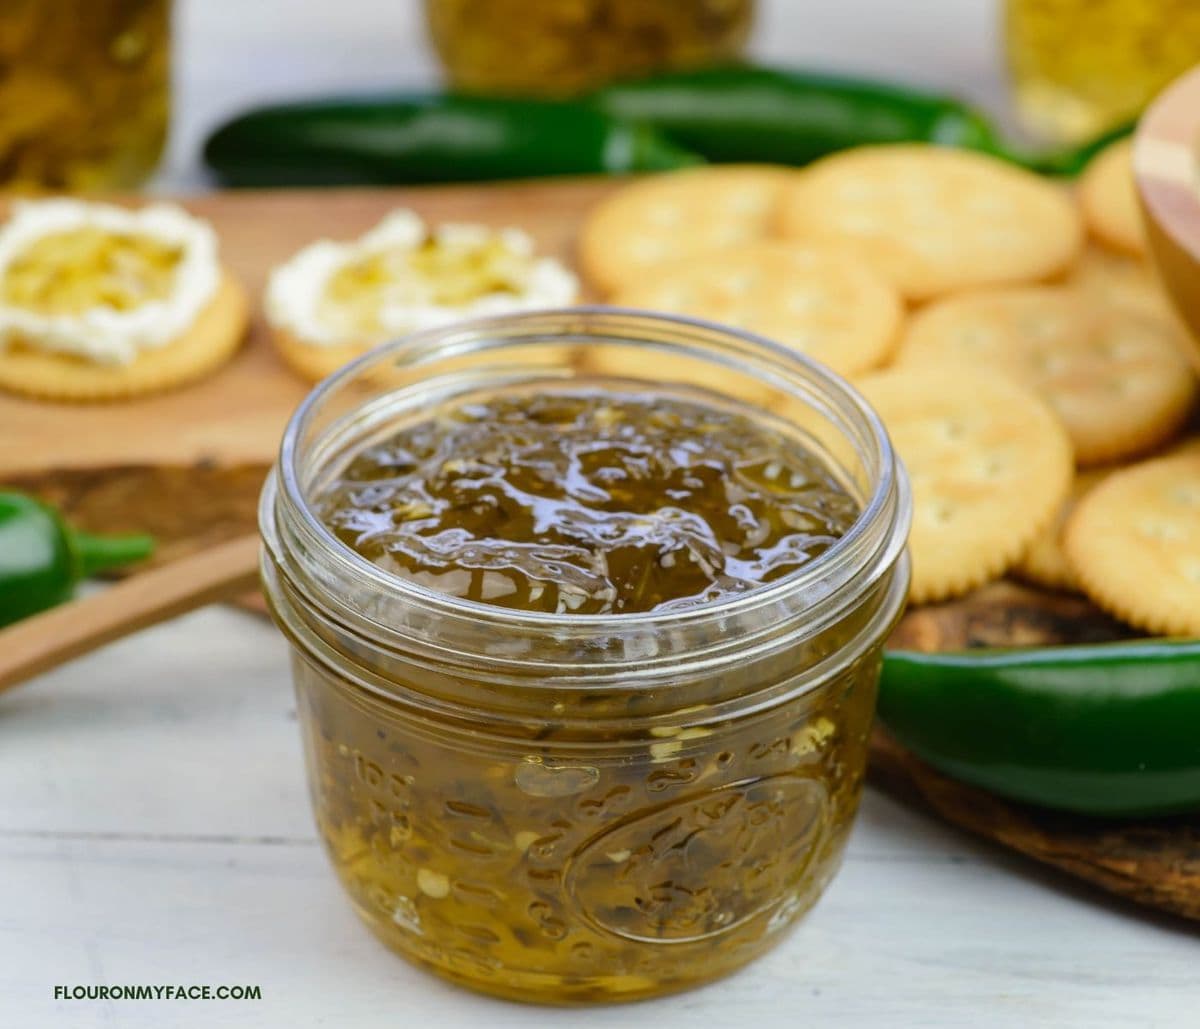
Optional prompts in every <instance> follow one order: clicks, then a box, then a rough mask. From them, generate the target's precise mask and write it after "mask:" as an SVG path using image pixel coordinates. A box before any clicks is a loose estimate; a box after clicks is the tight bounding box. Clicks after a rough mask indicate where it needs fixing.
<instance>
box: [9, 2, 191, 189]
mask: <svg viewBox="0 0 1200 1029" xmlns="http://www.w3.org/2000/svg"><path fill="white" fill-rule="evenodd" d="M170 7H171V4H170V0H87V2H86V3H77V2H74V0H5V2H4V3H3V4H0V185H2V186H6V187H10V188H16V189H23V190H25V189H27V190H66V191H72V192H82V191H89V190H113V189H130V188H133V187H135V186H137V185H139V184H140V183H141V182H143V181H144V180H145V179H146V178H147V177H148V176H149V174H150V173H151V172H152V171H153V170H154V167H155V165H157V164H158V160H159V157H160V156H161V154H162V149H163V144H164V142H165V140H166V134H167V122H168V113H169V106H170V42H171V33H170Z"/></svg>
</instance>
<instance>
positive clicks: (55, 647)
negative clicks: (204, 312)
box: [0, 533, 259, 690]
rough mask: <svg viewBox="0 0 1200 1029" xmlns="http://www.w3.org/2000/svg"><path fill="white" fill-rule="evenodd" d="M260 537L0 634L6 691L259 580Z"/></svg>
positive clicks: (0, 673)
mask: <svg viewBox="0 0 1200 1029" xmlns="http://www.w3.org/2000/svg"><path fill="white" fill-rule="evenodd" d="M258 549H259V539H258V534H257V533H254V534H250V535H246V536H239V537H238V538H237V539H234V540H230V541H229V542H228V543H221V544H219V545H217V546H215V547H210V548H208V549H206V550H202V551H199V552H198V553H195V554H191V555H189V556H188V557H184V558H180V559H179V560H178V561H172V562H171V563H170V564H166V565H162V566H161V567H159V568H154V569H151V570H150V571H148V572H142V573H141V574H139V575H134V576H132V577H130V578H128V579H125V580H124V581H122V582H119V583H117V585H115V586H113V587H111V588H109V589H106V590H104V591H103V592H101V593H95V594H93V595H91V596H89V597H85V598H84V599H82V600H74V601H71V602H70V603H69V604H63V605H61V606H60V607H56V608H52V609H51V610H49V611H46V612H43V613H42V614H39V615H34V616H33V617H32V618H26V619H24V620H23V621H20V622H17V623H16V624H15V625H13V626H11V627H10V628H7V629H4V630H3V631H0V690H6V689H8V688H9V687H10V686H16V685H18V684H19V683H21V682H24V681H25V680H26V679H29V678H31V677H33V676H35V675H38V674H40V673H42V672H45V671H48V670H49V669H51V668H53V667H55V666H56V665H60V664H62V663H63V662H64V661H70V660H71V658H74V657H78V656H79V655H80V654H86V653H87V652H88V651H89V650H94V649H95V648H96V647H102V646H103V645H104V644H105V643H110V642H112V641H113V640H115V639H119V638H120V637H121V636H126V635H128V634H129V633H131V632H136V631H137V630H138V629H144V628H146V627H147V626H149V625H156V624H158V623H159V622H165V621H167V620H168V619H170V618H174V617H176V616H177V615H181V614H184V613H185V612H187V611H192V610H194V609H195V608H198V607H203V606H204V605H205V604H212V603H215V602H217V601H220V600H228V599H230V598H232V597H236V596H237V595H238V594H240V593H244V592H246V591H247V590H249V589H252V588H253V587H254V586H256V585H257V583H258Z"/></svg>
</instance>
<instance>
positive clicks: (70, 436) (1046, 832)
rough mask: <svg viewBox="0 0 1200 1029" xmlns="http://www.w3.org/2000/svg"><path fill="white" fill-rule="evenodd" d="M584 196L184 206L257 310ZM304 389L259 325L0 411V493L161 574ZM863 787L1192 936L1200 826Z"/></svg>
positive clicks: (571, 225) (875, 768) (275, 198)
mask: <svg viewBox="0 0 1200 1029" xmlns="http://www.w3.org/2000/svg"><path fill="white" fill-rule="evenodd" d="M613 188H615V187H614V185H613V184H612V183H611V182H606V181H596V180H579V181H568V182H554V183H524V184H515V185H497V186H488V187H478V186H456V187H432V188H420V189H406V190H327V191H320V192H316V191H263V192H245V193H219V194H212V195H208V196H203V197H197V198H195V199H194V200H188V201H186V202H185V206H186V207H188V208H189V209H190V210H192V211H194V212H195V213H197V214H199V215H201V216H202V217H205V218H208V219H210V220H211V221H212V222H213V224H214V225H215V227H216V229H217V231H218V233H219V235H220V237H221V241H222V253H223V257H224V260H225V261H226V263H227V264H228V265H229V266H230V267H231V268H232V269H233V271H234V272H235V273H236V274H237V275H238V276H239V277H240V278H241V279H242V281H243V282H244V283H245V284H246V286H247V288H248V289H250V291H251V293H252V295H253V296H255V297H257V296H258V295H259V294H260V292H261V289H262V286H263V283H264V282H265V280H266V275H267V271H268V269H269V268H270V267H271V266H272V265H273V264H275V263H277V262H278V261H280V260H282V259H284V258H285V257H287V256H288V255H289V254H290V253H292V252H293V251H294V250H295V249H297V248H298V247H300V246H302V245H303V244H305V243H307V242H309V241H311V240H313V239H316V238H318V237H320V236H329V237H333V238H345V237H351V236H354V235H357V234H358V233H360V232H362V231H363V230H364V229H366V228H368V227H369V226H370V225H372V224H374V223H375V222H376V221H377V220H378V219H379V218H380V217H381V216H382V215H383V214H384V213H385V212H386V211H388V210H390V209H392V208H393V207H397V206H411V207H413V208H414V209H416V210H417V211H418V212H420V213H421V214H422V215H424V216H425V217H427V218H428V219H430V220H431V221H444V220H460V221H463V220H465V221H480V222H484V223H487V224H491V225H496V226H503V225H519V226H521V227H522V228H524V229H526V230H527V231H528V232H530V233H531V234H532V235H533V237H534V238H535V239H536V240H537V242H538V244H539V246H540V248H541V249H542V250H543V251H544V252H546V253H549V254H554V255H557V256H559V257H561V258H563V259H564V260H568V261H569V260H571V257H572V251H573V246H574V237H575V234H576V231H577V229H578V226H579V221H580V217H581V215H582V213H583V212H584V211H585V210H586V209H587V208H588V207H589V206H590V205H591V204H593V203H595V202H596V201H597V200H598V199H599V198H600V197H602V196H603V195H605V194H606V193H607V192H609V191H610V190H612V189H613ZM306 391H307V386H306V384H304V383H303V382H301V381H300V380H298V379H297V378H295V377H294V376H293V375H292V374H291V373H290V372H289V371H288V370H287V368H285V367H284V366H283V364H282V363H281V362H280V361H279V360H278V359H277V358H276V357H275V355H274V353H273V351H272V350H271V347H270V343H269V341H268V339H267V336H266V332H265V328H264V326H263V324H262V320H261V317H256V319H255V322H254V325H253V327H252V330H251V333H250V337H249V339H248V340H247V344H246V346H245V347H244V348H243V350H242V352H241V354H240V355H239V356H238V357H237V358H236V359H235V360H234V361H233V362H231V363H230V364H229V366H227V367H226V368H225V369H224V370H222V371H221V372H220V373H219V374H217V375H215V376H213V377H212V378H210V379H208V380H206V381H205V382H202V383H199V384H197V385H195V386H191V387H188V388H186V389H183V390H179V391H177V392H174V393H169V394H165V395H163V396H159V397H152V398H149V399H145V400H141V401H135V402H131V403H123V404H112V405H105V406H73V405H61V404H39V403H33V402H30V401H24V400H20V399H16V398H12V397H7V396H3V395H0V484H5V485H8V486H15V487H17V488H21V489H27V490H30V491H32V492H36V493H38V494H40V495H42V496H44V497H46V498H47V499H49V500H51V501H52V502H54V503H56V504H58V505H59V506H61V507H63V508H64V510H65V511H66V512H67V513H68V515H69V516H70V517H71V518H72V519H73V520H75V521H76V522H77V523H78V524H80V525H81V526H83V527H86V528H88V529H91V530H93V531H120V530H129V529H141V530H145V531H149V532H153V533H154V534H155V535H157V536H158V538H159V540H160V548H159V552H158V555H157V558H156V560H158V561H165V560H170V559H172V558H174V557H177V556H182V555H184V554H186V553H191V552H194V551H196V550H198V549H201V548H203V547H207V546H211V545H213V544H214V543H218V542H221V541H223V540H226V539H231V538H232V537H234V536H237V535H239V534H241V533H243V532H246V531H248V530H249V529H251V528H252V527H253V525H254V521H255V506H256V501H257V495H258V490H259V486H260V485H261V483H262V479H263V476H264V475H265V473H266V470H267V467H268V466H269V464H270V462H271V461H272V460H273V459H274V455H275V451H276V448H277V446H278V443H279V439H280V436H281V434H282V431H283V428H284V425H285V424H286V421H287V418H288V416H289V415H290V413H291V411H292V409H293V408H294V407H295V405H296V404H297V403H298V402H299V400H300V399H301V398H302V397H303V396H304V394H305V393H306ZM1128 634H1129V630H1128V629H1126V628H1125V627H1124V626H1122V625H1120V624H1119V623H1116V622H1114V621H1112V620H1111V619H1109V618H1107V617H1106V616H1104V615H1103V614H1101V613H1100V612H1099V611H1098V610H1096V609H1095V608H1094V607H1092V606H1091V605H1090V604H1088V603H1087V602H1086V601H1084V600H1081V599H1079V598H1076V597H1071V596H1066V595H1061V594H1051V593H1045V592H1041V591H1036V590H1029V589H1024V588H1022V587H1019V586H1015V585H1012V584H1009V583H999V584H995V585H992V586H989V587H987V588H985V589H983V590H980V591H978V592H977V593H975V594H973V595H972V596H970V597H967V598H965V599H963V600H961V601H957V602H955V603H951V604H944V605H939V606H936V607H927V608H920V609H916V610H914V611H911V612H910V613H909V614H908V615H907V616H906V617H905V619H904V621H903V622H902V624H901V626H900V628H899V630H898V632H897V636H896V640H895V642H896V643H897V644H898V645H902V646H906V647H913V648H919V649H924V650H938V649H952V648H957V647H963V646H970V645H1008V644H1042V643H1059V642H1085V641H1093V640H1102V639H1115V638H1120V637H1121V636H1124V635H1128ZM872 777H873V779H874V781H875V782H876V783H877V784H878V785H880V786H882V787H883V788H885V789H887V790H888V791H889V792H892V793H893V794H895V795H896V796H899V797H901V798H903V799H905V800H907V801H911V802H913V803H916V804H919V805H921V806H924V807H927V808H930V809H932V810H933V811H935V812H937V813H938V814H939V815H940V816H942V817H943V818H946V819H947V820H949V821H951V822H953V823H955V824H957V825H960V826H962V827H963V828H965V829H967V830H969V831H971V832H974V833H977V834H979V835H982V836H985V837H988V838H990V839H993V840H996V841H997V842H999V843H1001V844H1003V845H1004V846H1007V847H1010V848H1013V849H1015V850H1017V851H1020V852H1022V853H1024V854H1027V855H1029V856H1030V857H1032V858H1034V859H1036V860H1038V861H1041V862H1044V863H1046V864H1049V865H1052V866H1055V867H1057V868H1060V869H1062V870H1063V871H1065V872H1067V873H1069V874H1071V875H1074V876H1077V877H1079V878H1082V879H1084V880H1087V881H1089V882H1091V883H1094V884H1096V885H1097V886H1100V887H1102V888H1104V889H1106V890H1109V891H1111V892H1114V893H1117V894H1120V895H1122V896H1125V897H1128V898H1129V899H1131V900H1134V901H1136V902H1138V903H1142V904H1147V905H1151V906H1153V907H1157V908H1160V909H1163V910H1167V911H1171V912H1174V913H1176V914H1179V915H1182V916H1184V917H1187V918H1191V919H1197V920H1200V813H1197V814H1196V815H1195V816H1190V817H1184V818H1174V819H1156V820H1147V821H1140V822H1130V823H1113V822H1104V821H1096V820H1089V819H1084V818H1076V817H1071V816H1066V815H1061V814H1056V813H1053V812H1047V811H1040V810H1037V809H1034V808H1031V807H1027V806H1024V805H1019V804H1013V803H1009V802H1007V801H1004V800H1001V799H1000V798H997V797H995V796H993V795H991V794H988V793H986V792H984V791H982V790H977V789H974V788H973V787H969V786H964V785H962V784H959V783H955V782H953V781H951V780H949V779H946V778H945V777H944V776H941V775H939V774H938V773H937V772H935V771H934V770H932V769H930V768H929V767H928V766H926V765H924V764H923V763H922V762H920V761H918V760H917V759H916V758H914V757H913V756H912V755H911V754H909V753H907V752H906V751H905V750H904V749H903V748H901V747H900V746H898V745H897V744H896V743H895V742H894V741H892V740H890V739H889V738H888V737H887V735H886V734H885V733H884V732H883V731H882V730H879V731H877V732H876V735H875V738H874V739H873V741H872Z"/></svg>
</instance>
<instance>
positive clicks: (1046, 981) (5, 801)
mask: <svg viewBox="0 0 1200 1029" xmlns="http://www.w3.org/2000/svg"><path fill="white" fill-rule="evenodd" d="M414 6H415V5H414V4H412V3H411V2H410V3H408V4H404V3H402V2H401V3H398V2H397V0H338V2H337V3H330V4H299V3H295V2H288V0H257V2H256V3H243V4H238V5H235V4H232V3H228V2H213V0H207V2H206V0H185V2H184V3H183V4H182V7H181V11H180V15H181V18H180V21H181V26H180V31H181V35H182V54H181V61H180V65H181V69H180V71H181V76H182V80H181V83H180V88H179V104H180V116H179V119H178V122H177V125H178V128H179V130H180V131H179V134H178V138H177V140H176V143H175V145H174V148H173V150H172V157H171V159H170V163H169V166H168V169H167V172H166V173H165V174H164V175H163V176H162V177H161V179H160V185H161V186H163V187H164V188H167V189H179V188H186V187H192V186H195V185H197V184H198V183H199V182H200V181H201V180H200V178H199V176H198V175H197V173H196V169H195V165H194V161H192V159H191V155H192V154H193V153H194V145H195V141H196V140H197V138H199V137H200V136H201V135H202V134H203V131H204V129H205V128H206V126H207V125H209V124H211V122H212V121H213V119H214V118H218V117H220V116H221V115H223V114H224V113H226V112H228V111H229V110H231V109H233V108H235V107H237V106H238V105H239V104H242V103H246V102H250V101H253V100H255V99H261V98H263V97H266V96H270V95H280V94H283V93H287V92H290V91H296V90H299V89H307V90H309V91H314V92H315V91H321V90H328V89H331V88H346V89H349V88H359V87H371V86H374V87H380V86H384V85H387V84H389V83H390V82H392V81H395V80H403V81H422V80H423V79H424V78H425V77H427V76H428V75H429V74H430V67H429V62H428V59H427V58H425V57H424V56H423V55H422V54H421V51H420V43H421V41H420V38H419V36H417V35H414V30H413V24H414V20H413V10H412V9H413V7H414ZM765 6H766V13H765V18H764V31H763V32H762V33H760V37H759V39H760V42H759V44H758V48H759V51H760V52H762V53H765V54H768V55H770V56H772V57H774V58H778V59H793V60H796V61H797V62H807V63H814V62H817V61H821V62H823V63H825V64H828V65H834V66H839V65H840V66H843V67H852V68H857V69H861V70H867V71H874V72H876V73H879V74H885V75H892V76H899V77H907V78H909V79H912V80H914V81H923V82H926V83H929V84H932V85H942V86H946V85H956V84H957V85H958V86H959V87H961V88H962V89H963V90H964V91H965V92H967V93H969V94H971V95H973V96H975V97H976V98H978V99H982V100H984V101H985V102H989V103H991V104H994V105H999V104H1000V102H1001V95H1000V93H999V92H998V88H999V82H1000V79H999V72H998V66H997V63H996V57H995V51H994V47H995V41H994V39H993V37H992V35H991V27H990V24H989V18H990V16H991V14H992V12H991V6H992V5H991V4H989V3H986V2H983V0H944V2H938V3H905V4H899V3H893V2H890V0H877V2H868V0H828V2H820V3H818V2H801V0H777V2H775V3H767V4H766V5H765ZM391 26H394V28H393V27H391ZM298 744H299V740H298V733H297V730H296V724H295V708H294V703H293V698H292V693H291V686H290V683H289V681H288V671H287V666H286V662H285V647H284V644H283V642H282V640H281V638H280V637H279V636H278V635H277V634H276V633H275V632H274V630H273V629H272V628H271V627H270V626H268V625H266V624H264V623H263V622H261V621H259V620H257V619H255V618H253V617H251V616H248V615H243V614H239V613H236V612H233V611H230V610H224V609H211V610H208V611H204V612H200V613H197V614H195V615H192V616H190V617H188V618H185V619H181V620H179V621H178V622H176V623H174V624H172V625H168V626H163V627H160V628H157V629H154V630H151V631H148V632H144V633H142V634H141V635H139V636H137V637H134V638H131V639H128V640H125V641H123V642H121V643H119V644H116V645H114V646H112V647H110V648H108V649H107V650H105V651H103V652H101V653H97V654H95V655H93V656H91V657H89V658H87V659H85V660H81V661H79V662H77V663H75V664H74V665H71V666H69V667H66V668H63V669H61V670H59V671H58V672H56V673H54V674H52V675H49V676H46V677H44V678H43V679H42V680H40V681H37V682H34V683H32V684H30V685H28V686H27V687H26V688H24V689H22V690H19V691H15V692H12V693H9V694H7V695H5V696H3V697H0V1027H16V1029H28V1027H32V1029H40V1027H42V1026H48V1027H52V1026H70V1027H80V1029H84V1027H91V1026H97V1027H143V1026H144V1027H155V1029H159V1027H171V1026H216V1025H220V1026H226V1025H229V1026H254V1027H260V1026H286V1027H289V1029H291V1027H304V1026H319V1025H326V1026H337V1027H351V1029H357V1027H374V1026H388V1027H408V1026H412V1027H416V1026H425V1025H435V1024H436V1025H438V1026H441V1027H445V1029H450V1027H454V1026H489V1027H505V1026H521V1027H522V1029H525V1027H542V1026H549V1027H556V1026H562V1025H574V1026H578V1027H581V1029H599V1027H604V1026H614V1027H616V1026H620V1027H628V1026H654V1027H655V1029H666V1027H673V1026H684V1025H694V1024H697V1020H702V1021H703V1023H704V1024H708V1025H714V1026H738V1027H742V1029H757V1027H774V1026H779V1027H784V1026H786V1027H796V1026H801V1025H813V1026H824V1025H830V1026H835V1025H836V1026H839V1027H856V1026H869V1027H875V1026H883V1027H892V1026H966V1025H970V1026H1020V1027H1026V1026H1086V1027H1102V1026H1112V1027H1121V1029H1126V1027H1131V1026H1196V1025H1200V940H1198V938H1197V935H1196V934H1195V933H1194V932H1190V931H1188V930H1187V929H1185V928H1184V927H1182V926H1181V925H1180V924H1179V923H1173V922H1169V921H1167V920H1165V919H1157V918H1155V917H1153V916H1149V915H1143V914H1139V913H1137V912H1135V911H1133V910H1132V909H1130V908H1127V907H1123V906H1117V905H1115V904H1110V903H1108V902H1107V901H1105V900H1104V899H1103V898H1101V897H1100V896H1099V895H1097V894H1095V893H1092V892H1090V891H1085V890H1084V889H1082V888H1075V887H1073V886H1070V885H1068V884H1067V883H1065V882H1064V881H1063V880H1062V879H1059V878H1052V877H1050V876H1048V875H1045V874H1043V873H1041V872H1039V871H1037V870H1036V869H1034V868H1033V867H1032V866H1031V865H1029V864H1027V863H1024V862H1022V861H1019V860H1017V859H1015V858H1011V857H1009V856H1007V855H1006V854H1004V853H1002V852H1000V851H998V850H996V849H993V848H990V847H987V846H984V845H982V844H978V843H976V842H974V841H973V840H971V839H968V838H966V837H964V836H962V835H960V834H959V833H957V832H955V831H953V830H950V829H948V828H945V827H943V826H941V825H940V824H938V823H936V822H934V821H933V820H932V819H930V818H927V817H925V816H923V815H921V814H918V813H915V812H912V811H909V810H906V809H904V808H902V807H900V806H898V805H897V804H895V803H893V802H892V801H890V800H888V799H887V798H885V797H882V796H880V795H878V794H876V793H873V792H871V791H868V794H867V796H866V800H865V803H864V809H863V813H862V817H861V818H860V820H859V823H858V825H857V828H856V830H855V833H854V836H853V839H852V841H851V844H850V848H849V853H848V856H847V859H846V864H845V867H844V869H843V871H842V873H841V875H840V876H839V877H838V878H837V880H836V881H835V882H834V884H833V886H832V887H831V889H830V891H829V893H828V894H827V896H826V897H825V899H824V900H823V901H822V902H821V903H820V904H819V905H818V907H817V909H816V910H815V911H814V912H813V913H812V914H811V916H810V917H809V918H808V919H807V920H806V921H805V922H804V923H803V924H802V925H801V926H800V927H799V929H798V931H796V933H795V934H794V935H793V936H792V937H791V938H790V939H789V940H787V941H786V942H785V943H784V944H783V945H782V946H781V947H780V948H779V949H777V950H776V951H775V952H774V953H773V954H771V955H770V956H769V957H767V958H766V959H765V960H763V961H761V962H759V963H758V964H756V965H754V966H752V967H751V968H749V969H747V970H746V971H744V972H742V973H741V974H739V975H736V976H734V977H733V978H731V979H728V980H726V981H724V982H721V983H718V984H715V985H713V986H710V987H707V988H705V989H702V990H699V991H696V992H693V993H690V994H685V995H683V996H679V997H675V998H670V999H666V1000H662V1001H655V1002H648V1003H644V1004H640V1005H636V1006H633V1007H625V1008H609V1009H593V1010H585V1011H580V1012H572V1013H570V1014H567V1013H564V1012H562V1011H556V1010H542V1009H531V1008H526V1007H521V1006H518V1005H513V1004H505V1003H501V1002H496V1001H490V1000H487V999H484V998H480V997H476V996H474V995H471V994H468V993H465V992H463V991H460V990H456V989H454V988H451V987H448V986H445V985H443V984H442V983H440V982H438V981H436V980H434V979H432V978H430V977H428V976H426V975H424V974H422V973H419V972H417V971H415V970H413V969H411V968H410V967H408V966H407V965H406V964H405V963H403V962H402V961H400V960H399V959H397V958H395V957H393V956H392V955H391V954H390V953H388V952H387V951H385V950H384V949H383V948H381V947H380V946H379V945H378V944H377V943H376V942H375V940H374V939H373V938H372V937H370V936H369V935H368V933H367V931H366V930H365V929H364V928H363V927H361V926H360V925H359V923H358V922H357V920H356V918H355V916H354V915H353V914H352V912H351V910H350V908H349V906H348V904H347V903H346V902H345V900H344V898H343V897H342V895H341V892H340V888H339V887H338V886H337V884H336V883H335V881H334V878H333V876H332V874H331V873H330V871H329V869H328V867H327V866H326V861H325V857H324V855H323V853H322V852H321V849H320V847H319V845H318V843H317V841H316V839H315V836H314V832H313V826H312V822H311V819H310V816H309V811H308V802H307V795H306V791H305V785H304V781H303V773H302V769H301V759H300V748H299V745H298ZM99 984H109V985H119V984H134V985H137V984H164V985H165V984H174V985H183V986H190V985H204V984H208V985H210V986H214V987H215V986H218V985H237V984H245V985H253V986H259V987H260V988H261V991H262V999H261V1000H259V1001H208V1002H204V1001H165V1000H164V1001H109V1002H103V1001H57V1002H56V1001H55V1000H54V996H53V993H54V987H55V986H76V985H77V986H94V985H99Z"/></svg>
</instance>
